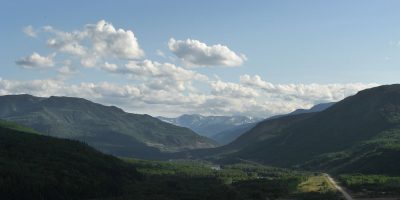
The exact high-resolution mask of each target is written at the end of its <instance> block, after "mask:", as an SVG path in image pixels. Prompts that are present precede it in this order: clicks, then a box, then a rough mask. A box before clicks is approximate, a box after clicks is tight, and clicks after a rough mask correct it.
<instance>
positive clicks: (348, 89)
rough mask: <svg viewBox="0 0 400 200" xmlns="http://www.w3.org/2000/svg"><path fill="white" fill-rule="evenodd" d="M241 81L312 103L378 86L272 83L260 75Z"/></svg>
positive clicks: (273, 92) (269, 92) (272, 92)
mask: <svg viewBox="0 0 400 200" xmlns="http://www.w3.org/2000/svg"><path fill="white" fill-rule="evenodd" d="M240 83H241V84H243V85H246V86H250V87H254V88H258V89H261V90H263V91H265V92H266V93H267V94H268V95H274V96H281V98H292V99H301V100H304V101H307V102H309V103H311V104H313V103H318V102H328V101H339V100H341V99H343V98H345V97H347V96H349V95H352V94H354V93H356V92H357V91H360V90H363V89H366V88H370V87H374V86H377V84H363V83H348V84H315V83H314V84H272V83H269V82H266V81H264V80H262V79H261V77H260V76H258V75H255V76H249V75H247V74H245V75H243V76H241V77H240Z"/></svg>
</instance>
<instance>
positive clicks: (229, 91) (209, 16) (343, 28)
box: [0, 0, 400, 116]
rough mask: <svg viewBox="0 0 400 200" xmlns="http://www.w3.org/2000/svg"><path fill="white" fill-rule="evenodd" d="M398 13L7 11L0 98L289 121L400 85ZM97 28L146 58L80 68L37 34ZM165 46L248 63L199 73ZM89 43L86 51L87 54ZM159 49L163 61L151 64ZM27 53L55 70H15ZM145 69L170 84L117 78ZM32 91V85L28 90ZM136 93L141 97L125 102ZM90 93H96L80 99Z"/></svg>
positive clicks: (198, 7) (298, 8)
mask: <svg viewBox="0 0 400 200" xmlns="http://www.w3.org/2000/svg"><path fill="white" fill-rule="evenodd" d="M399 7H400V2H399V1H395V0H392V1H390V0H382V1H361V0H354V1H348V0H347V1H345V0H337V1H322V0H321V1H311V0H309V1H306V0H303V1H295V0H292V1H285V0H279V1H278V0H276V1H251V2H245V1H232V0H230V1H225V0H224V1H150V0H147V1H119V2H117V3H116V2H114V1H96V2H94V1H63V2H61V1H59V2H55V1H8V2H2V5H1V7H0V11H1V12H0V22H1V24H2V25H3V26H4V28H3V30H2V31H1V32H0V36H1V38H2V39H1V40H2V47H1V48H0V66H1V68H0V77H1V78H2V80H1V81H2V83H1V84H2V85H1V84H0V91H1V93H2V94H13V93H32V94H34V95H40V96H49V95H69V96H81V97H85V98H89V99H91V100H94V101H98V102H101V103H105V104H116V105H118V106H121V107H123V108H124V109H126V110H128V111H131V112H139V113H149V114H153V115H179V114H183V113H201V114H208V115H211V114H212V115H235V114H244V115H255V116H268V115H272V114H276V113H282V112H288V111H291V110H293V109H295V108H297V107H309V106H311V105H312V104H315V103H320V102H325V101H337V100H340V99H342V98H344V97H345V96H348V95H351V94H354V93H355V92H356V91H358V90H360V89H364V88H367V87H371V86H374V85H377V84H389V83H396V82H398V76H399V75H400V70H399V64H400V45H399V41H400V13H399V12H398V8H399ZM100 20H105V21H106V22H107V23H110V24H112V26H113V27H114V28H115V29H123V30H124V31H128V30H130V31H132V32H133V33H134V36H135V38H136V39H137V43H138V45H139V46H140V50H142V51H143V52H144V54H145V55H144V56H142V57H140V58H130V59H120V57H118V56H111V57H109V56H108V55H107V56H104V57H103V58H102V59H101V61H99V62H98V63H96V66H92V67H87V66H86V67H85V66H81V65H80V63H79V59H81V57H79V58H76V56H72V57H71V55H70V54H68V53H65V52H62V51H60V49H55V48H51V47H49V45H48V41H49V40H50V39H54V38H55V37H57V38H55V39H57V40H60V38H59V36H55V35H54V32H48V31H47V32H46V31H44V29H43V27H45V26H51V27H53V29H54V30H57V31H62V32H64V33H66V32H72V31H75V30H77V31H81V32H84V29H85V28H84V27H85V26H86V25H88V24H92V25H95V24H97V23H98V22H99V21H100ZM27 26H31V27H32V30H33V31H34V32H35V33H36V37H29V36H27V35H26V34H25V33H24V32H23V29H24V28H26V27H27ZM171 38H174V39H175V40H176V41H182V42H183V43H182V45H188V44H187V39H190V40H193V41H198V42H200V43H202V44H205V45H206V46H207V47H210V48H211V47H213V45H218V44H221V45H223V46H225V47H226V48H228V49H229V51H230V52H232V53H234V54H236V55H237V56H238V59H240V58H239V57H241V56H242V54H243V55H245V57H246V59H244V57H241V58H243V62H241V63H237V62H236V65H235V66H226V65H225V66H224V64H221V62H222V61H221V62H219V61H216V60H214V61H215V62H211V64H210V60H207V63H208V64H207V65H204V62H203V61H204V60H202V61H201V62H200V61H199V60H198V59H200V58H196V59H197V61H199V62H196V63H191V64H190V65H189V64H188V62H184V59H188V58H189V57H190V58H193V57H195V56H199V55H198V54H196V55H192V54H193V52H192V51H191V52H184V53H183V54H184V56H186V57H182V55H180V56H181V57H180V56H179V55H177V54H178V53H177V51H178V50H179V51H183V50H184V49H178V50H175V51H174V50H171V48H170V47H169V45H168V43H169V42H170V39H171ZM89 42H90V41H89ZM185 42H186V43H185ZM86 43H87V41H82V45H83V46H85V45H86ZM157 51H159V52H160V51H161V52H163V54H164V55H165V56H160V55H158V54H157ZM33 52H37V53H38V54H39V55H40V56H42V57H45V56H49V55H50V54H52V53H56V54H55V56H54V58H51V59H53V60H52V61H54V63H53V64H52V66H49V67H46V68H45V67H40V66H39V67H38V66H35V67H32V66H28V67H27V66H21V64H20V65H18V64H17V62H16V61H18V60H20V59H22V58H27V57H28V56H30V55H32V54H33ZM181 53H182V52H181ZM191 53H192V54H191ZM221 55H222V54H219V53H217V54H216V55H213V56H214V57H208V58H207V57H204V55H203V57H202V59H211V58H215V56H221ZM224 55H225V54H224ZM117 57H118V58H117ZM66 60H68V61H69V62H68V67H73V69H74V73H71V74H69V75H68V76H65V74H64V76H60V74H59V73H60V72H59V70H58V69H59V68H61V67H63V66H65V65H66V63H65V61H66ZM143 60H148V61H151V62H158V63H160V66H157V67H159V68H162V69H160V70H161V72H160V73H166V74H158V75H154V74H153V75H148V74H147V75H146V74H142V73H139V72H138V71H135V72H132V71H130V72H131V73H134V74H130V75H126V70H125V72H123V71H124V70H122V69H123V68H124V67H125V66H126V65H127V63H129V62H131V61H134V62H141V61H143ZM105 62H108V63H112V64H115V65H116V66H118V70H115V71H112V72H111V73H110V70H108V71H107V70H104V67H103V68H102V67H101V65H104V63H105ZM218 62H219V63H218ZM164 63H170V64H173V65H174V66H176V67H178V68H179V69H183V70H188V71H186V72H184V73H192V75H193V73H196V74H197V75H199V76H200V75H202V76H205V77H207V79H208V80H204V79H202V78H195V79H196V80H194V81H190V80H181V78H176V77H181V76H185V75H182V74H178V73H181V72H182V73H183V71H182V70H179V69H178V70H176V72H171V70H169V71H168V72H167V70H166V69H169V68H168V67H165V66H164ZM221 65H222V66H221ZM140 67H141V69H142V70H143V69H144V66H142V65H140ZM174 69H175V68H174ZM117 71H118V72H117ZM162 71H164V72H162ZM179 71H180V72H179ZM170 72H171V73H175V74H172V75H171V73H170ZM124 73H125V74H124ZM168 74H169V75H168ZM139 75H140V76H139ZM144 76H146V77H144ZM149 76H152V77H149ZM167 76H174V77H175V79H177V80H175V81H178V82H175V83H174V85H175V86H178V85H179V86H180V87H181V89H177V88H175V89H171V87H169V88H168V89H167V88H161V87H159V86H157V87H152V88H151V86H152V85H154V83H155V82H157V83H159V84H162V85H166V84H167V83H166V82H163V81H167V80H162V79H160V78H159V77H167ZM199 76H197V77H199ZM240 77H241V78H240ZM197 79H198V80H197ZM200 79H202V80H200ZM38 80H42V81H43V80H47V82H38ZM32 81H36V82H35V84H30V83H31V82H32ZM51 81H53V82H51ZM167 82H168V84H170V83H171V81H167ZM82 84H86V85H88V84H93V85H94V86H85V87H84V86H82ZM101 84H103V85H101ZM104 84H106V85H107V84H108V86H107V87H106V86H104ZM171 84H172V83H171ZM32 85H35V86H36V87H38V88H32V87H33V86H32ZM110 85H111V86H112V87H116V88H125V89H122V90H121V91H119V92H118V94H115V95H114V96H113V94H111V93H110V92H109V90H114V91H115V90H116V89H110V87H111V86H110ZM172 85H173V84H172ZM26 86H31V87H26ZM128 86H129V87H128ZM1 87H2V88H1ZM49 87H50V88H49ZM73 87H75V89H74V90H73V91H71V88H73ZM87 87H89V89H88V88H87ZM131 87H132V88H135V89H134V90H136V89H137V90H138V92H136V93H135V94H132V92H131V91H132V88H131ZM144 87H145V88H144ZM99 88H100V89H99ZM105 88H106V89H105ZM126 88H130V89H126ZM149 88H151V90H150V89H149ZM40 90H42V91H40ZM43 90H46V91H47V92H45V91H43ZM88 90H90V92H93V93H94V94H91V95H88V94H86V93H88ZM104 90H105V91H104ZM326 90H329V92H328V93H327V92H326ZM107 91H108V92H107ZM177 93H178V94H180V95H181V96H180V98H179V99H180V100H182V99H184V100H182V101H178V100H174V98H173V97H174V95H173V94H177ZM146 95H148V96H146ZM175 96H176V95H175ZM152 97H153V98H154V99H151V98H152ZM160 98H161V99H162V100H160ZM163 100H165V101H163ZM243 104H247V105H246V106H244V105H243Z"/></svg>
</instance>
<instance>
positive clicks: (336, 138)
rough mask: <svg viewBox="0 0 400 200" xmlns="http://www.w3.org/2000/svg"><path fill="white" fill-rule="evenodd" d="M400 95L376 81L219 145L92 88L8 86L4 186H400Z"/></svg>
mask: <svg viewBox="0 0 400 200" xmlns="http://www.w3.org/2000/svg"><path fill="white" fill-rule="evenodd" d="M399 100H400V86H399V85H387V86H380V87H376V88H372V89H368V90H364V91H361V92H359V93H357V94H356V95H354V96H350V97H348V98H345V99H344V100H342V101H340V102H337V103H335V104H334V105H333V104H332V105H330V106H328V107H326V108H325V109H321V110H319V111H312V112H306V111H304V110H303V111H302V112H295V113H290V114H287V115H282V116H278V117H272V118H269V119H266V120H263V121H260V122H259V123H256V124H254V125H252V126H253V127H252V128H249V130H248V131H246V132H245V133H243V134H241V135H240V136H238V138H237V139H235V140H234V141H233V142H231V143H229V144H226V145H222V146H217V145H216V144H215V143H214V142H213V140H212V139H209V138H206V137H205V136H200V135H198V134H196V133H195V132H194V131H191V130H190V129H188V128H184V127H179V126H175V125H172V124H169V123H166V122H162V121H161V120H159V119H156V118H152V117H151V116H147V115H135V114H130V113H126V112H124V111H123V110H121V109H119V108H116V107H112V106H111V107H110V106H103V105H100V104H96V103H93V102H90V101H87V100H84V99H77V98H68V97H50V98H39V97H34V96H30V95H12V96H1V97H0V118H2V119H3V120H7V121H1V123H0V125H1V127H0V128H1V134H0V136H1V137H2V140H1V145H0V148H1V150H0V163H3V164H2V170H1V172H2V173H1V176H2V177H3V178H2V180H1V182H0V193H2V195H3V196H7V197H8V199H25V198H27V197H28V196H32V195H33V196H35V195H39V196H43V195H44V196H45V197H46V198H52V197H56V196H57V197H59V199H63V198H64V199H79V198H83V197H85V198H99V197H101V198H103V197H107V199H120V198H122V199H125V198H128V199H132V198H133V199H135V198H136V199H226V198H229V199H238V200H239V199H265V198H268V199H304V200H312V199H324V200H330V199H332V200H333V199H338V200H339V199H345V200H353V199H370V198H372V197H373V198H383V199H390V198H398V197H400V178H399V176H400V168H399V166H400V165H399V163H398V161H399V160H400V157H399V156H400V153H399V152H400V151H399V149H398V146H399V145H398V144H399V140H398V139H399V138H400V137H399V135H398V133H399V131H398V127H399V125H400V124H399V121H398V110H399V108H400V101H399ZM366 110H367V111H368V112H365V111H366ZM106 113H107V114H106ZM8 121H13V122H8ZM214 121H215V120H214ZM19 124H22V125H19ZM215 124H216V123H214V125H213V126H215ZM100 125H101V126H100ZM238 126H241V125H238ZM119 135H121V136H122V135H124V138H125V139H123V138H121V140H117V139H116V138H117V137H120V136H119ZM128 138H129V139H128ZM131 141H135V142H134V143H132V142H131ZM187 145H192V146H187ZM38 147H40V148H38ZM116 147H118V148H119V149H118V150H117V149H116ZM127 147H129V148H127ZM177 147H179V148H177ZM95 149H97V150H99V151H101V152H103V153H100V152H98V151H97V150H95ZM148 149H152V150H151V151H149V150H148ZM144 152H146V153H144ZM104 153H105V154H104ZM106 154H112V155H114V156H117V157H114V156H111V155H106ZM61 166H62V167H61ZM28 169H29V170H28ZM88 170H89V171H90V170H94V171H97V172H96V174H98V175H100V176H94V174H93V173H91V172H89V171H88ZM28 171H29V174H28ZM328 173H329V174H328ZM23 177H25V178H23ZM38 177H42V178H38ZM333 177H334V178H333ZM60 179H62V180H63V181H62V182H63V184H55V183H54V181H56V180H60ZM112 180H118V181H117V182H115V181H112ZM19 184H22V185H23V186H18V185H19ZM93 184H94V185H93ZM110 184H115V185H114V186H110ZM52 185H55V186H52ZM91 185H93V187H92V186H91ZM104 187H105V188H107V189H104ZM84 188H87V189H84ZM81 189H82V190H81ZM11 191H13V192H11ZM97 191H98V192H97ZM205 191H207V192H205ZM10 192H11V193H10ZM22 194H27V195H28V196H23V195H22ZM36 197H38V196H36ZM36 197H34V199H35V198H36ZM78 197H79V198H78Z"/></svg>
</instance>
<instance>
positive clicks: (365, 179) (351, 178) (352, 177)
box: [340, 174, 400, 196]
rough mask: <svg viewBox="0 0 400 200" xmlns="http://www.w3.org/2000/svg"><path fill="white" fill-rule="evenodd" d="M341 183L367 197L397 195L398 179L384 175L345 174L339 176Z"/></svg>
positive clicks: (399, 182) (399, 181)
mask: <svg viewBox="0 0 400 200" xmlns="http://www.w3.org/2000/svg"><path fill="white" fill-rule="evenodd" d="M340 180H341V181H342V183H343V184H344V185H345V186H346V187H348V188H349V189H351V190H353V191H355V192H366V193H368V194H369V195H374V196H376V195H382V194H385V195H399V194H400V177H389V176H385V175H363V174H345V175H341V176H340Z"/></svg>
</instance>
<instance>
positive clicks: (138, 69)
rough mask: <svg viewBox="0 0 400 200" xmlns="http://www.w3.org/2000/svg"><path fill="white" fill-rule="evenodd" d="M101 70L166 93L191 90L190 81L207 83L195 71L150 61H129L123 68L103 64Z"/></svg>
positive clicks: (204, 77) (205, 79) (203, 77)
mask: <svg viewBox="0 0 400 200" xmlns="http://www.w3.org/2000/svg"><path fill="white" fill-rule="evenodd" d="M102 69H103V70H105V71H108V72H110V73H116V74H123V75H128V76H130V77H131V78H134V79H137V80H141V81H145V83H146V85H147V87H151V88H153V89H158V90H167V91H174V90H178V91H184V90H187V89H190V88H191V82H192V81H207V80H208V77H207V76H205V75H203V74H200V73H198V72H196V71H192V70H188V69H184V68H182V67H178V66H176V65H174V64H171V63H159V62H154V61H151V60H143V61H130V62H129V63H127V64H126V65H125V66H122V67H118V66H117V65H115V64H110V63H105V64H104V66H103V67H102Z"/></svg>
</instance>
